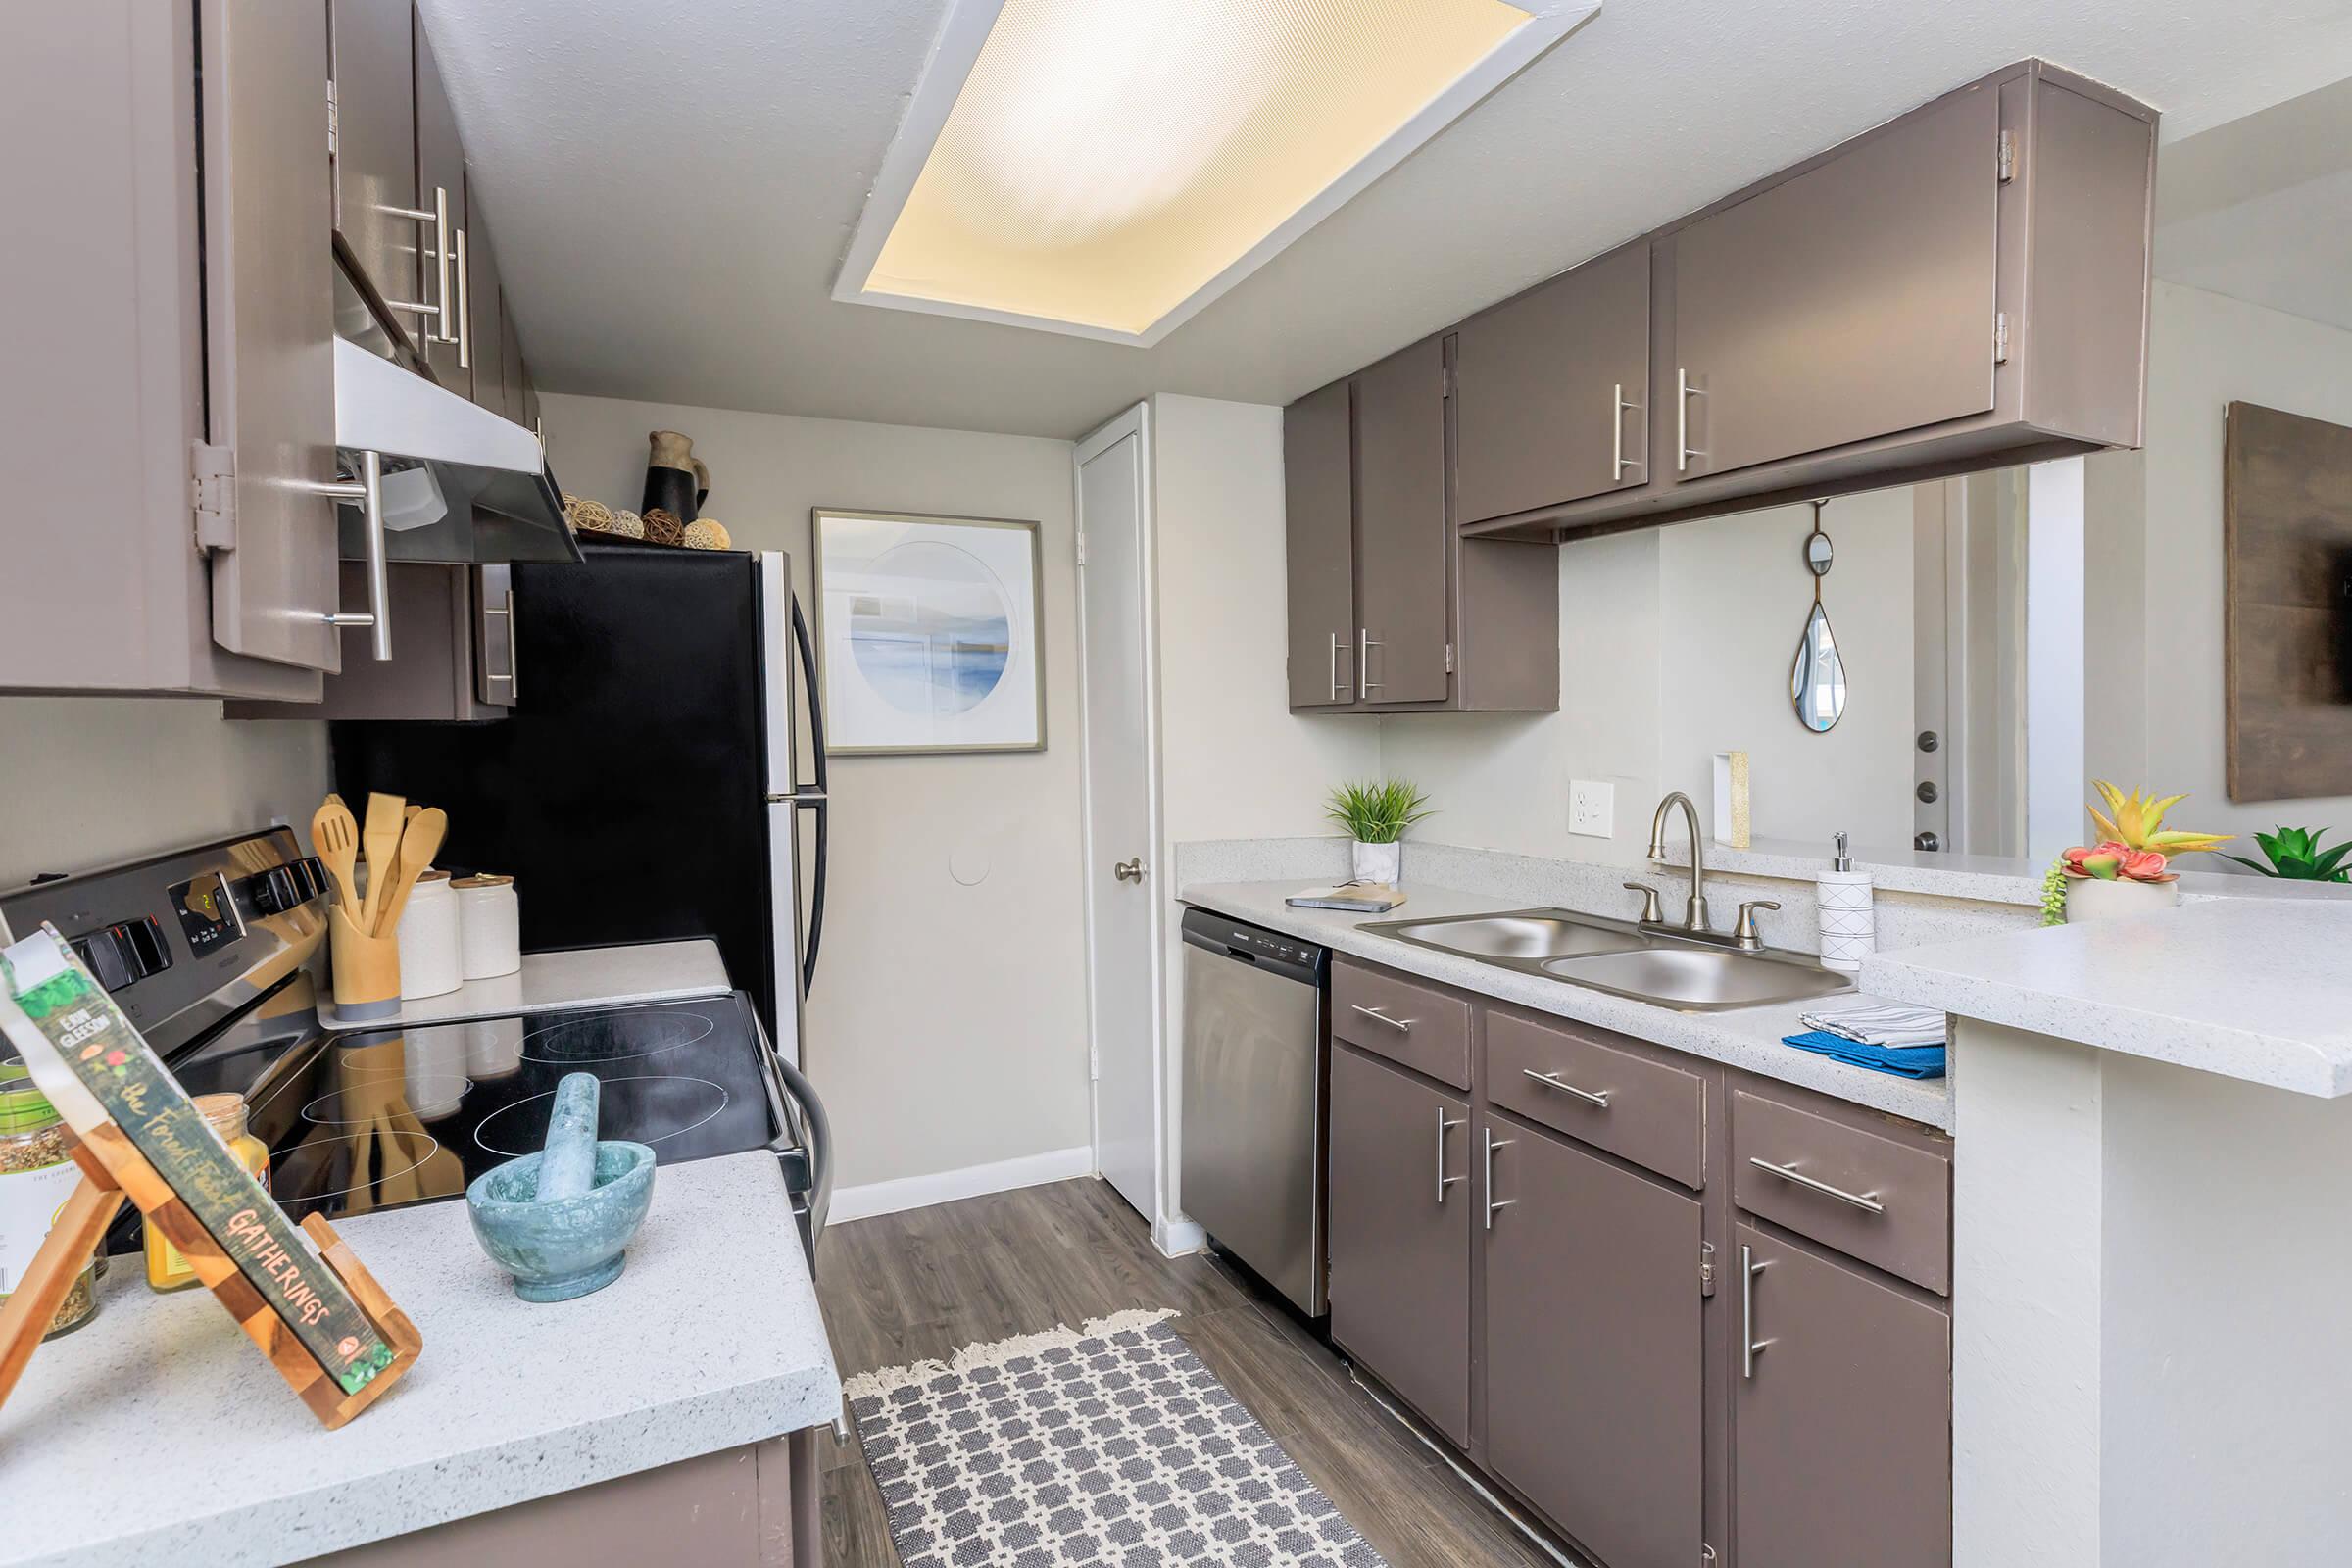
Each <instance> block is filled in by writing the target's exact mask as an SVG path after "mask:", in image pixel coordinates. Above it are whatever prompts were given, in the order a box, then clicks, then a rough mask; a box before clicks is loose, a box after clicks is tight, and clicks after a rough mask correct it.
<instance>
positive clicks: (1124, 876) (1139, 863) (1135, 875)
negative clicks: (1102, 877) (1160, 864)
mask: <svg viewBox="0 0 2352 1568" xmlns="http://www.w3.org/2000/svg"><path fill="white" fill-rule="evenodd" d="M1110 874H1111V875H1112V876H1115V877H1117V878H1118V879H1119V880H1120V881H1122V882H1141V881H1142V880H1143V879H1144V861H1143V858H1142V857H1141V856H1138V857H1137V858H1134V859H1132V860H1121V861H1119V862H1118V863H1117V864H1116V865H1113V866H1112V867H1111V868H1110Z"/></svg>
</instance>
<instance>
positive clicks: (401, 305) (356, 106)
mask: <svg viewBox="0 0 2352 1568" xmlns="http://www.w3.org/2000/svg"><path fill="white" fill-rule="evenodd" d="M327 29H328V34H329V37H330V40H331V49H332V58H331V70H332V73H333V75H332V80H333V83H334V93H335V103H334V115H335V143H334V145H335V152H334V172H335V235H336V237H337V238H338V239H340V240H341V241H342V244H343V253H344V263H345V266H346V268H347V269H348V270H351V271H352V272H353V274H354V275H355V277H357V278H358V279H359V280H360V281H362V282H363V283H364V284H365V285H366V291H367V292H371V293H372V294H373V296H374V301H373V303H374V304H375V305H377V306H379V307H381V308H382V309H383V310H384V311H385V313H386V315H387V319H389V320H390V321H391V323H392V324H393V325H395V326H397V327H398V328H399V329H400V331H401V332H402V333H403V335H405V336H406V337H407V339H408V340H409V342H410V343H412V344H419V343H421V342H422V341H423V340H424V338H425V337H426V336H427V335H428V333H429V332H430V330H431V328H433V327H434V326H435V325H437V324H438V320H439V317H438V314H437V312H436V311H435V302H434V301H433V300H432V299H431V298H430V290H429V289H428V288H427V287H426V286H425V284H424V278H425V276H426V272H425V270H424V269H423V268H421V267H420V266H419V262H420V259H421V258H422V256H423V254H424V251H425V250H426V248H427V245H428V243H429V242H430V239H431V236H430V233H429V230H430V226H431V225H430V224H421V223H419V221H418V220H417V214H418V213H419V212H422V211H425V210H426V209H424V208H422V207H419V206H418V205H417V95H416V92H415V90H414V79H415V69H416V68H415V61H414V50H415V41H414V39H413V37H412V33H413V30H414V29H413V25H412V23H411V20H410V12H409V4H408V0H328V5H327ZM420 230H423V231H424V232H421V233H420Z"/></svg>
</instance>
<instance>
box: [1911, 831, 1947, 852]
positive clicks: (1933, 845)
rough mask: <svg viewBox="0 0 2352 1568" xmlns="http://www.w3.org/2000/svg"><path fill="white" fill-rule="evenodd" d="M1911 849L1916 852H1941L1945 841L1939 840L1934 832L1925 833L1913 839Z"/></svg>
mask: <svg viewBox="0 0 2352 1568" xmlns="http://www.w3.org/2000/svg"><path fill="white" fill-rule="evenodd" d="M1911 847H1912V848H1913V849H1915V850H1940V849H1942V848H1943V840H1941V839H1939V838H1937V837H1936V835H1935V834H1934V833H1933V832H1924V831H1923V832H1921V833H1919V834H1917V835H1915V836H1914V837H1913V838H1912V840H1911Z"/></svg>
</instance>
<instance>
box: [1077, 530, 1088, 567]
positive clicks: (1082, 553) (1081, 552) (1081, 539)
mask: <svg viewBox="0 0 2352 1568" xmlns="http://www.w3.org/2000/svg"><path fill="white" fill-rule="evenodd" d="M1078 564H1080V565H1081V566H1083V565H1085V564H1086V535H1084V534H1080V535H1079V536H1078Z"/></svg>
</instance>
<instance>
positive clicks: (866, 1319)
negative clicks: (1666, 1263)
mask: <svg viewBox="0 0 2352 1568" xmlns="http://www.w3.org/2000/svg"><path fill="white" fill-rule="evenodd" d="M816 1280H817V1294H818V1297H819V1298H820V1299H821V1300H822V1301H823V1304H824V1309H825V1322H826V1326H827V1328H828V1330H829V1331H830V1333H831V1335H832V1339H833V1353H834V1358H835V1360H836V1361H837V1362H839V1364H840V1367H841V1371H842V1374H843V1376H845V1377H847V1376H853V1375H855V1374H857V1373H859V1372H870V1371H874V1370H876V1369H878V1368H881V1367H886V1366H898V1365H903V1364H905V1363H907V1362H909V1361H918V1360H926V1359H931V1358H938V1357H945V1356H948V1355H950V1354H952V1353H954V1352H955V1351H956V1350H957V1349H960V1348H962V1347H964V1346H966V1345H973V1344H980V1343H985V1342H987V1341H991V1340H1001V1339H1005V1338H1007V1337H1009V1336H1011V1335H1015V1334H1029V1333H1034V1332H1037V1331H1038V1330H1041V1329H1049V1328H1053V1327H1054V1326H1056V1325H1061V1324H1066V1325H1068V1326H1070V1327H1072V1328H1075V1327H1077V1326H1078V1325H1079V1324H1081V1323H1083V1322H1085V1321H1086V1320H1087V1319H1089V1318H1097V1317H1104V1316H1107V1315H1109V1314H1110V1313H1113V1312H1121V1311H1125V1310H1128V1309H1129V1308H1133V1307H1173V1308H1174V1309H1175V1310H1176V1311H1177V1312H1178V1313H1180V1314H1181V1315H1180V1316H1178V1317H1177V1318H1176V1319H1174V1320H1173V1322H1172V1324H1171V1326H1172V1327H1173V1328H1174V1329H1175V1330H1176V1332H1177V1333H1179V1334H1180V1335H1182V1336H1183V1337H1184V1340H1185V1343H1186V1344H1188V1345H1190V1346H1191V1347H1192V1348H1193V1351H1194V1353H1195V1354H1197V1355H1199V1356H1200V1357H1201V1361H1202V1362H1203V1363H1204V1364H1206V1365H1207V1367H1208V1368H1209V1370H1210V1371H1212V1372H1214V1373H1215V1374H1216V1375H1217V1376H1218V1377H1219V1378H1220V1379H1222V1380H1223V1382H1224V1384H1225V1386H1226V1387H1227V1388H1229V1389H1231V1390H1232V1391H1233V1393H1234V1397H1237V1398H1239V1399H1240V1400H1241V1401H1242V1403H1243V1404H1245V1405H1247V1406H1248V1407H1249V1409H1250V1413H1251V1414H1252V1415H1254V1416H1256V1417H1257V1419H1258V1420H1259V1422H1260V1423H1262V1424H1263V1425H1264V1426H1265V1428H1266V1430H1267V1431H1268V1432H1270V1433H1272V1434H1273V1436H1274V1438H1275V1439H1276V1441H1278V1442H1279V1443H1281V1444H1282V1446H1283V1447H1284V1448H1285V1449H1287V1450H1288V1451H1289V1452H1290V1454H1291V1456H1292V1457H1293V1458H1294V1459H1296V1460H1298V1461H1299V1467H1300V1468H1301V1469H1303V1470H1304V1471H1305V1472H1306V1474H1307V1476H1308V1477H1309V1478H1310V1479H1312V1480H1313V1481H1314V1483H1315V1484H1316V1485H1317V1486H1319V1487H1321V1488H1322V1489H1323V1491H1324V1493H1325V1495H1328V1496H1329V1497H1330V1498H1331V1500H1332V1501H1333V1502H1334V1503H1336V1504H1337V1505H1338V1506H1339V1509H1340V1511H1341V1512H1342V1513H1344V1514H1346V1515H1347V1516H1348V1521H1349V1522H1350V1523H1352V1524H1353V1525H1354V1526H1355V1527H1356V1528H1357V1529H1358V1530H1360V1531H1362V1532H1363V1534H1364V1537H1365V1539H1367V1540H1368V1541H1370V1542H1371V1543H1372V1544H1373V1545H1374V1546H1375V1547H1377V1548H1378V1549H1379V1551H1380V1553H1381V1555H1382V1556H1384V1557H1386V1558H1387V1559H1388V1560H1389V1562H1390V1564H1391V1565H1392V1568H1471V1565H1488V1564H1492V1565H1495V1568H1553V1564H1552V1562H1551V1559H1550V1558H1548V1557H1546V1556H1545V1555H1544V1553H1542V1552H1541V1551H1539V1550H1537V1549H1536V1548H1535V1547H1534V1546H1533V1545H1531V1544H1529V1543H1528V1542H1527V1541H1526V1540H1525V1539H1524V1538H1523V1537H1521V1536H1520V1535H1519V1533H1518V1532H1517V1531H1516V1530H1514V1529H1512V1527H1511V1526H1510V1524H1509V1523H1508V1522H1507V1521H1505V1520H1503V1519H1502V1518H1501V1517H1499V1516H1498V1515H1497V1514H1495V1511H1494V1510H1493V1509H1492V1508H1490V1507H1488V1506H1487V1504H1486V1503H1485V1502H1484V1501H1483V1500H1482V1499H1481V1498H1480V1497H1479V1496H1478V1495H1476V1494H1475V1493H1473V1492H1472V1491H1471V1490H1470V1488H1469V1487H1468V1486H1467V1485H1465V1484H1464V1483H1463V1482H1462V1480H1461V1478H1460V1477H1458V1476H1456V1475H1455V1474H1454V1473H1453V1472H1452V1471H1451V1470H1450V1469H1449V1468H1447V1467H1446V1465H1445V1464H1444V1463H1443V1462H1441V1461H1440V1460H1439V1459H1438V1458H1437V1457H1436V1456H1435V1455H1434V1454H1432V1453H1431V1452H1430V1450H1429V1449H1428V1448H1426V1447H1425V1446H1422V1445H1421V1444H1420V1443H1419V1442H1417V1441H1416V1440H1415V1439H1414V1438H1413V1437H1412V1436H1411V1435H1410V1434H1408V1433H1406V1432H1405V1431H1404V1430H1403V1429H1402V1428H1400V1427H1399V1426H1398V1425H1397V1422H1396V1421H1395V1420H1394V1419H1392V1418H1391V1417H1390V1416H1389V1415H1388V1414H1387V1413H1386V1412H1385V1411H1383V1410H1381V1409H1380V1408H1379V1406H1377V1405H1375V1404H1374V1403H1373V1402H1372V1401H1371V1399H1370V1398H1369V1397H1367V1396H1366V1395H1365V1394H1364V1392H1363V1391H1362V1390H1361V1389H1358V1388H1357V1387H1356V1386H1355V1385H1354V1384H1353V1383H1352V1382H1351V1381H1350V1380H1349V1379H1348V1369H1347V1367H1346V1366H1345V1365H1343V1364H1342V1363H1341V1361H1340V1359H1339V1358H1338V1357H1337V1356H1336V1355H1334V1354H1333V1353H1332V1351H1331V1349H1330V1348H1329V1347H1327V1346H1325V1345H1324V1344H1322V1343H1321V1342H1320V1341H1318V1340H1317V1339H1315V1337H1314V1336H1313V1335H1312V1334H1310V1333H1308V1332H1307V1331H1306V1329H1305V1328H1304V1327H1303V1326H1301V1325H1300V1324H1299V1321H1298V1320H1297V1319H1296V1318H1295V1317H1293V1316H1292V1315H1291V1314H1290V1313H1289V1311H1288V1310H1287V1309H1286V1308H1285V1307H1284V1306H1283V1305H1282V1304H1281V1303H1279V1302H1278V1301H1276V1300H1274V1299H1271V1298H1269V1297H1268V1296H1267V1295H1266V1294H1265V1293H1264V1291H1263V1289H1262V1288H1261V1287H1259V1286H1258V1285H1256V1284H1255V1283H1254V1282H1253V1281H1250V1280H1249V1279H1248V1278H1247V1277H1245V1276H1244V1275H1242V1274H1241V1273H1240V1272H1239V1271H1237V1270H1235V1269H1233V1268H1231V1267H1229V1266H1228V1265H1226V1264H1225V1263H1224V1262H1223V1261H1222V1260H1221V1259H1218V1258H1216V1257H1213V1256H1211V1255H1208V1254H1201V1255H1198V1256H1194V1257H1180V1258H1166V1257H1162V1256H1160V1255H1159V1252H1158V1250H1156V1249H1154V1248H1153V1247H1152V1239H1151V1235H1150V1232H1149V1230H1148V1228H1147V1227H1146V1225H1145V1224H1144V1221H1143V1219H1142V1217H1141V1216H1140V1215H1138V1214H1137V1213H1136V1212H1135V1210H1133V1209H1132V1208H1129V1207H1128V1206H1127V1204H1126V1203H1125V1201H1122V1200H1121V1199H1120V1198H1119V1197H1118V1195H1117V1194H1116V1193H1114V1192H1113V1191H1112V1190H1111V1188H1110V1186H1109V1184H1108V1183H1106V1182H1103V1181H1100V1180H1098V1179H1096V1178H1093V1177H1087V1178H1082V1179H1080V1180H1077V1181H1069V1182H1058V1183H1055V1184H1054V1185H1052V1186H1049V1187H1032V1188H1027V1189H1024V1190H1023V1191H1020V1192H1014V1193H998V1194H994V1195H992V1196H990V1197H987V1198H974V1199H969V1200H966V1201H963V1202H959V1203H943V1204H940V1205H939V1206H937V1207H934V1208H924V1209H915V1210H911V1211H909V1212H907V1213H904V1214H888V1215H883V1216H879V1217H877V1218H874V1219H866V1220H858V1221H854V1222H852V1223H850V1224H846V1225H836V1226H833V1227H831V1228H830V1229H828V1230H827V1231H826V1232H825V1236H824V1240H823V1242H822V1243H821V1244H820V1246H819V1249H818V1252H817V1275H816ZM820 1447H821V1448H822V1449H824V1450H825V1457H824V1459H823V1461H822V1463H823V1469H824V1498H823V1512H824V1525H825V1564H826V1568H899V1558H898V1554H897V1552H896V1551H895V1550H893V1549H892V1547H891V1544H890V1523H889V1518H888V1515H887V1514H886V1513H885V1512H884V1510H883V1507H882V1495H881V1492H880V1490H879V1489H878V1488H877V1487H876V1486H875V1484H874V1478H873V1475H872V1473H871V1472H870V1471H869V1470H868V1469H867V1468H866V1466H865V1462H864V1460H863V1458H862V1456H861V1455H860V1454H859V1452H858V1447H857V1446H856V1445H855V1443H853V1444H852V1446H850V1447H848V1448H846V1449H838V1450H837V1449H834V1448H833V1446H832V1445H831V1444H830V1443H826V1444H822V1445H820Z"/></svg>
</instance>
